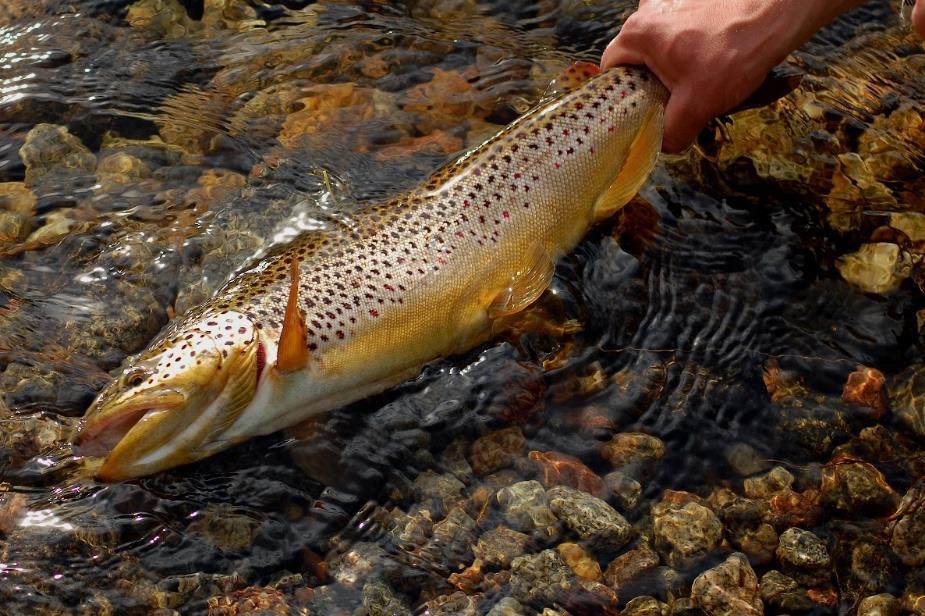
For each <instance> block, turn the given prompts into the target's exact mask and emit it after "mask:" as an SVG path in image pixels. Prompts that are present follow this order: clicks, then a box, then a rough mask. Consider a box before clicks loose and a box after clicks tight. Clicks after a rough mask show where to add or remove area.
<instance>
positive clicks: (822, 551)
mask: <svg viewBox="0 0 925 616" xmlns="http://www.w3.org/2000/svg"><path fill="white" fill-rule="evenodd" d="M777 558H778V559H779V560H780V563H781V565H782V566H783V568H784V573H786V574H787V575H789V576H790V577H792V578H793V579H795V580H796V581H797V582H799V583H801V584H807V585H810V586H813V585H816V584H823V583H825V582H827V581H828V580H829V578H830V577H831V574H832V572H831V569H830V568H831V566H832V559H831V558H830V557H829V552H828V550H827V549H826V547H825V543H823V541H822V539H820V538H819V537H817V536H816V535H814V534H813V533H811V532H809V531H808V530H803V529H801V528H788V529H787V530H786V531H784V533H783V534H782V535H781V536H780V545H779V546H778V547H777Z"/></svg>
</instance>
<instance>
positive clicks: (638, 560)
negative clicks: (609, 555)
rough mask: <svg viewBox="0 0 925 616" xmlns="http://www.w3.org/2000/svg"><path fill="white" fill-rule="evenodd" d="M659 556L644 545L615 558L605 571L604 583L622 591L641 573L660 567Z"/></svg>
mask: <svg viewBox="0 0 925 616" xmlns="http://www.w3.org/2000/svg"><path fill="white" fill-rule="evenodd" d="M658 563H659V558H658V554H657V553H656V552H655V550H653V549H652V548H650V547H649V546H648V545H647V544H645V543H643V544H642V545H640V546H639V547H638V548H635V549H632V550H630V551H628V552H626V553H625V554H621V555H619V556H617V557H616V558H614V559H613V560H612V561H611V562H610V564H609V565H607V570H606V571H604V582H606V583H607V585H608V586H610V587H611V588H613V589H614V590H616V591H617V592H619V591H620V588H621V587H623V586H626V585H627V584H628V583H630V582H632V580H633V579H635V578H636V577H637V576H639V575H640V574H641V573H644V572H646V571H649V570H651V569H654V568H655V567H658Z"/></svg>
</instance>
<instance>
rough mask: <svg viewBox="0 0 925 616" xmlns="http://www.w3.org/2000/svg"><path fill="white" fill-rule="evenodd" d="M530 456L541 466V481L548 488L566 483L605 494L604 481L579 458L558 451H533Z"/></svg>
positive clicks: (597, 493) (593, 492)
mask: <svg viewBox="0 0 925 616" xmlns="http://www.w3.org/2000/svg"><path fill="white" fill-rule="evenodd" d="M528 457H529V458H530V459H531V460H533V461H534V462H536V463H537V465H538V466H539V467H540V471H541V474H540V482H541V483H542V484H543V485H544V486H546V487H547V488H551V487H553V486H556V485H562V484H564V485H567V486H571V487H573V488H576V489H578V490H582V491H584V492H588V493H589V494H593V495H594V496H598V497H600V496H602V495H603V494H604V482H603V481H602V480H601V478H600V477H598V476H597V475H596V474H595V473H594V471H592V470H591V469H590V468H588V467H587V466H585V465H584V464H583V463H582V462H581V460H579V459H578V458H575V457H573V456H569V455H566V454H564V453H558V452H556V451H546V452H542V451H531V452H530V453H529V455H528Z"/></svg>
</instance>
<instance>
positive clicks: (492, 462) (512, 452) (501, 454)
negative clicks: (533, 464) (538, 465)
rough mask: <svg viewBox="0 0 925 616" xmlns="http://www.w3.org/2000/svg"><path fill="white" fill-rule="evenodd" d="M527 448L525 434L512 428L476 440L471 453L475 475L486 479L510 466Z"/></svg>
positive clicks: (516, 428) (518, 429)
mask: <svg viewBox="0 0 925 616" xmlns="http://www.w3.org/2000/svg"><path fill="white" fill-rule="evenodd" d="M526 447H527V440H526V439H525V438H524V435H523V432H521V431H520V428H518V427H516V426H512V427H510V428H505V429H503V430H498V431H497V432H492V433H491V434H486V435H485V436H483V437H480V438H478V439H476V440H475V442H473V443H472V448H471V450H470V452H469V461H470V463H471V464H472V470H473V471H475V474H476V475H478V476H479V477H484V476H485V475H488V474H491V473H494V472H495V471H499V470H501V469H503V468H507V467H508V466H510V465H511V464H512V463H513V462H514V460H515V459H516V458H519V457H521V456H523V454H524V450H525V449H526Z"/></svg>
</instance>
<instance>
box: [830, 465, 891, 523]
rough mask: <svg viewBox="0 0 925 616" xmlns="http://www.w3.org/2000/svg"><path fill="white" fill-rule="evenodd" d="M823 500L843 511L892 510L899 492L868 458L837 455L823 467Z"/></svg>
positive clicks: (883, 511)
mask: <svg viewBox="0 0 925 616" xmlns="http://www.w3.org/2000/svg"><path fill="white" fill-rule="evenodd" d="M821 492H822V502H823V503H824V504H825V505H827V506H829V507H833V508H834V509H836V510H838V511H840V512H842V513H853V514H858V513H860V512H863V511H870V512H877V513H887V512H890V511H892V510H893V509H894V508H895V507H896V504H897V502H898V500H899V496H898V495H897V494H896V492H895V491H893V488H891V487H890V485H889V484H888V483H887V482H886V478H885V477H884V476H883V473H881V472H880V471H879V470H877V467H875V466H874V465H873V464H870V463H868V462H861V461H858V460H850V459H838V458H836V459H834V460H832V462H831V463H829V464H827V465H826V466H825V468H823V469H822V487H821Z"/></svg>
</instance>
